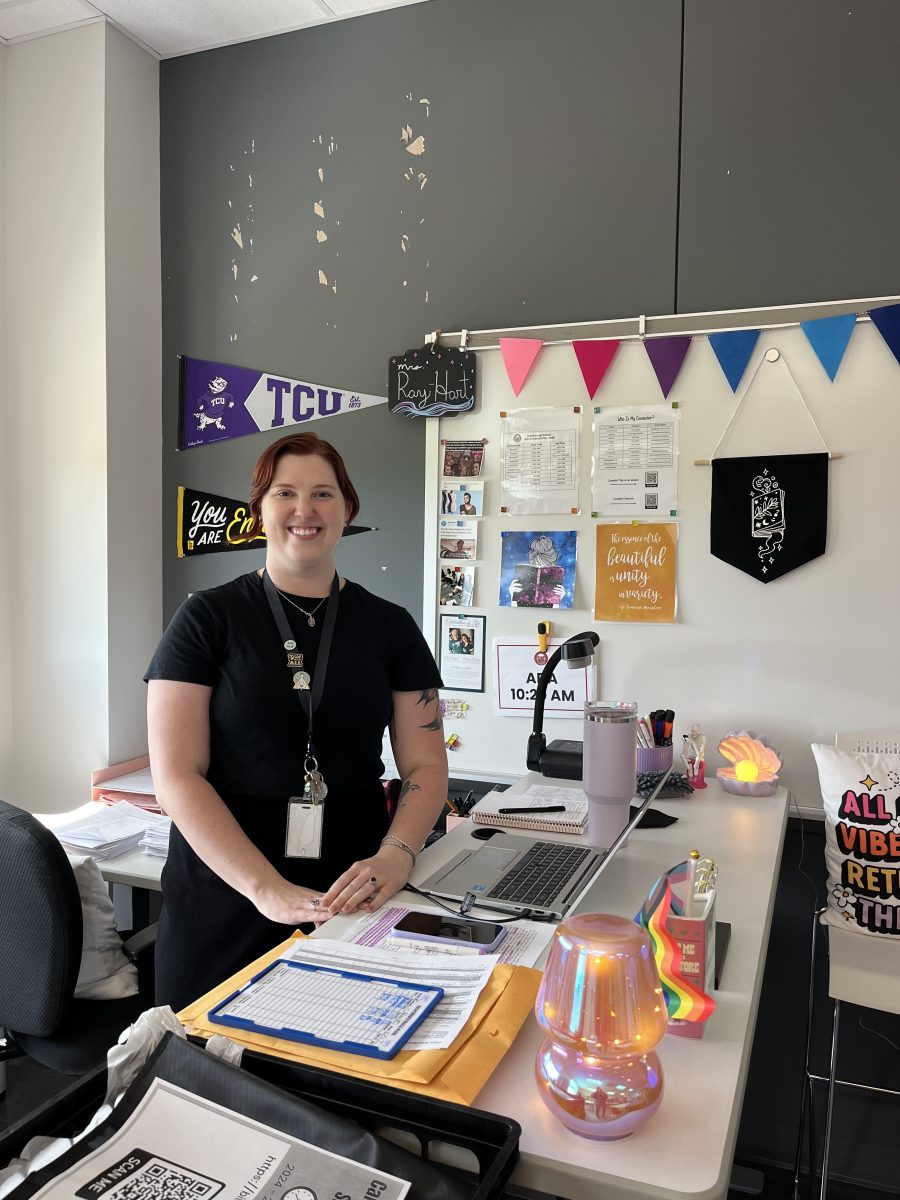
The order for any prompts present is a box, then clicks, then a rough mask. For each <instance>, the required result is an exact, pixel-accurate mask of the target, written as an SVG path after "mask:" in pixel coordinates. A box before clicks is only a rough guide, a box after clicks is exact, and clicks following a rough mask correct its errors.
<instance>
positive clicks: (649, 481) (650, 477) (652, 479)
mask: <svg viewBox="0 0 900 1200" xmlns="http://www.w3.org/2000/svg"><path fill="white" fill-rule="evenodd" d="M644 487H646V488H655V487H659V471H645V472H644Z"/></svg>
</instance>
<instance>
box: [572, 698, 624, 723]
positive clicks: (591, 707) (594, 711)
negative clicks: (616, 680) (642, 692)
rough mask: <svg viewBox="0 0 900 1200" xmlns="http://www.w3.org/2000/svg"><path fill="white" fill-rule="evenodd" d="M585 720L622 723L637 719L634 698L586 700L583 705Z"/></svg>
mask: <svg viewBox="0 0 900 1200" xmlns="http://www.w3.org/2000/svg"><path fill="white" fill-rule="evenodd" d="M584 719H585V720H586V721H599V722H600V724H602V725H616V724H622V723H624V722H626V721H636V720H637V701H636V700H588V701H587V703H586V704H585V706H584Z"/></svg>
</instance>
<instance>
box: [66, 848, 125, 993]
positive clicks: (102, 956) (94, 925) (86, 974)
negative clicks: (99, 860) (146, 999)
mask: <svg viewBox="0 0 900 1200" xmlns="http://www.w3.org/2000/svg"><path fill="white" fill-rule="evenodd" d="M67 858H68V859H69V862H70V863H71V864H72V870H73V871H74V873H75V882H76V883H77V884H78V892H79V895H80V896H81V913H82V918H83V921H84V936H83V938H82V947H81V969H80V970H79V972H78V982H77V984H76V985H75V996H76V998H77V999H79V1000H120V999H122V997H124V996H135V995H137V991H138V974H137V967H136V966H135V965H134V963H132V962H129V961H128V958H127V956H126V954H125V951H124V950H123V949H122V939H121V938H120V937H119V935H118V933H117V932H116V917H115V913H114V911H113V905H112V900H110V898H109V891H108V890H107V886H106V882H105V881H104V879H103V876H102V875H101V874H100V868H99V867H98V866H97V864H96V863H95V862H94V860H93V859H92V858H86V857H84V856H83V855H74V854H69V855H67Z"/></svg>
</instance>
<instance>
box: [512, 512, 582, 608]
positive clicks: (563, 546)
mask: <svg viewBox="0 0 900 1200" xmlns="http://www.w3.org/2000/svg"><path fill="white" fill-rule="evenodd" d="M577 547H578V534H577V533H576V531H575V530H574V529H570V530H562V531H561V530H532V531H521V530H514V529H506V530H504V531H503V532H502V533H501V534H500V595H499V598H498V603H499V604H500V606H501V607H502V608H572V606H573V603H574V598H575V559H576V553H577Z"/></svg>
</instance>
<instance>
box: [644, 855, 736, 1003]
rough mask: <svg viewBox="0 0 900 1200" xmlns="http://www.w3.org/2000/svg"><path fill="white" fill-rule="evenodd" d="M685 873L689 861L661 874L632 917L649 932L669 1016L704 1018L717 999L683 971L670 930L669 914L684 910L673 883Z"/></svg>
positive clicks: (685, 875)
mask: <svg viewBox="0 0 900 1200" xmlns="http://www.w3.org/2000/svg"><path fill="white" fill-rule="evenodd" d="M687 873H688V865H687V863H686V862H683V863H678V865H677V866H674V867H672V868H671V870H669V871H666V872H665V873H664V874H663V875H660V877H659V879H657V881H656V883H655V884H654V885H653V888H652V889H651V892H650V895H649V896H648V897H647V899H646V900H645V901H644V905H643V907H642V908H641V911H640V912H639V913H638V915H637V916H636V917H635V920H636V921H637V923H638V925H640V926H642V927H643V928H644V929H646V930H647V933H648V934H649V936H650V942H651V944H652V946H653V956H654V958H655V959H656V969H657V970H658V971H659V979H660V983H661V984H662V988H663V994H664V995H665V998H666V1011H667V1012H668V1014H669V1019H670V1020H680V1021H705V1020H706V1019H707V1017H709V1016H711V1015H712V1013H713V1012H715V1008H716V1002H715V1000H713V998H712V996H708V995H707V994H706V992H705V991H703V989H702V988H699V987H697V985H696V984H694V983H691V981H690V980H689V979H686V978H685V977H684V976H683V975H682V973H681V958H682V955H681V947H680V946H679V944H678V942H677V941H676V940H675V938H674V937H673V936H672V934H671V933H670V932H669V917H670V916H672V915H673V914H674V915H675V916H678V917H680V916H682V915H683V914H684V905H683V904H682V902H681V901H680V900H679V899H678V897H677V895H676V894H675V892H674V891H673V890H672V885H673V884H679V883H684V881H685V880H686V879H687Z"/></svg>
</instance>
